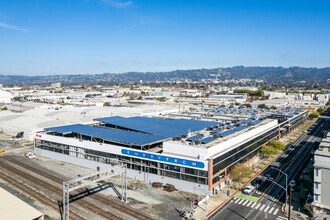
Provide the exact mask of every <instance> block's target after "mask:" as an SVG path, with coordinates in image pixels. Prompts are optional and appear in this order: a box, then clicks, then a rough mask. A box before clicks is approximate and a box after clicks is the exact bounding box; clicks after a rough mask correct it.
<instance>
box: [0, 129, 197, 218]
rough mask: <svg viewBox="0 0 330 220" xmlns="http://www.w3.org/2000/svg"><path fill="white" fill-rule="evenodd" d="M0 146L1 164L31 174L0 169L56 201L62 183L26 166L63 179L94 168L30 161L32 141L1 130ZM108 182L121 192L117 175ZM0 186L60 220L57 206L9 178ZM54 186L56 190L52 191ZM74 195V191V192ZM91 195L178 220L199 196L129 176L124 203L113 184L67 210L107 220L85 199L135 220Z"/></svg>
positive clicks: (48, 160)
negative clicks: (153, 185) (51, 206)
mask: <svg viewBox="0 0 330 220" xmlns="http://www.w3.org/2000/svg"><path fill="white" fill-rule="evenodd" d="M0 147H1V148H4V149H5V152H4V153H1V155H0V163H4V164H7V165H9V166H11V167H13V168H16V170H20V171H22V172H25V174H26V175H31V176H32V177H29V178H30V179H29V178H27V177H24V176H19V175H18V174H17V173H15V172H13V171H12V170H6V169H4V168H3V167H0V170H1V172H3V173H4V174H7V175H8V176H11V177H13V178H14V179H15V180H17V181H18V182H20V183H21V184H23V185H26V186H28V187H29V188H31V189H32V190H35V191H37V192H39V193H41V194H42V195H44V196H45V197H48V198H50V199H51V200H53V201H55V202H58V201H61V200H62V196H61V195H62V186H61V184H60V183H58V182H57V183H56V182H52V180H50V179H47V178H46V177H44V176H42V175H39V174H37V173H35V172H34V171H33V170H31V169H30V168H29V167H33V168H36V169H38V170H41V171H43V172H44V173H47V174H50V175H51V176H54V177H57V178H60V179H62V180H70V179H73V178H75V177H77V176H78V175H85V174H90V173H92V172H95V170H92V169H89V168H84V167H80V166H76V165H72V164H68V163H64V162H61V161H56V160H53V159H49V158H45V157H41V156H36V158H35V159H32V160H29V159H28V158H26V157H25V156H24V155H25V153H27V152H29V151H32V150H33V145H32V143H31V142H28V141H25V140H13V138H12V137H10V136H7V135H5V134H2V133H0ZM7 158H8V159H7ZM9 159H10V160H12V161H10V160H9ZM13 161H19V162H20V163H21V165H18V164H15V163H14V162H13ZM17 163H18V162H17ZM24 165H26V166H24ZM0 175H1V173H0ZM31 178H37V179H38V180H39V181H36V182H33V181H32V180H33V179H31ZM42 181H44V182H47V183H49V184H50V185H49V186H48V185H47V187H46V186H42V185H39V184H40V182H42ZM108 183H110V184H113V186H114V187H116V189H117V190H118V191H119V192H120V191H121V189H120V186H121V181H120V178H119V177H117V178H116V177H115V178H112V179H109V180H108ZM0 187H2V188H4V189H6V190H8V191H9V192H11V193H13V194H14V195H16V196H17V197H19V198H20V199H22V200H24V201H25V202H27V203H29V204H30V205H32V206H33V207H35V208H37V209H39V210H40V211H41V212H43V213H45V214H46V219H60V214H59V208H58V210H55V209H51V208H50V207H49V206H47V205H46V204H44V203H42V202H40V201H38V199H37V198H33V195H29V194H27V193H25V192H22V190H20V189H17V187H13V186H12V184H10V183H8V181H6V180H4V179H3V178H0ZM54 187H55V188H56V189H57V190H51V189H53V188H54ZM97 187H98V186H97V185H92V186H89V187H88V188H89V189H90V190H91V189H93V188H97ZM100 189H101V188H100ZM73 194H75V192H74V193H73ZM71 195H72V194H71ZM93 196H101V197H102V198H105V199H107V200H109V201H112V202H114V203H116V204H121V205H125V207H127V208H131V209H132V210H137V211H138V212H139V213H141V214H143V215H146V216H149V217H151V218H153V219H181V217H179V212H180V211H185V212H189V210H190V207H191V201H192V199H193V198H195V199H196V200H198V199H200V198H198V197H197V196H195V197H194V195H193V194H190V193H186V192H181V191H174V192H166V191H164V190H163V189H162V188H158V189H156V188H153V187H152V186H151V185H149V184H146V183H144V182H140V181H136V180H132V179H129V178H128V191H127V197H128V202H127V204H125V203H123V202H121V201H120V199H119V198H118V196H117V195H116V194H115V192H114V190H113V189H112V187H102V190H100V191H99V192H97V193H96V194H95V195H92V196H89V195H88V196H86V197H84V198H82V199H80V200H79V201H75V202H73V203H72V204H71V203H70V209H71V210H72V211H73V212H75V213H79V215H80V216H81V217H82V218H85V219H107V217H104V216H101V215H97V214H95V213H93V212H92V211H90V210H88V209H87V207H84V206H83V204H80V203H82V202H88V204H90V205H87V206H91V205H95V206H97V207H99V208H101V209H102V210H104V211H105V212H111V213H114V214H115V215H116V216H118V217H120V218H122V219H136V218H135V217H133V216H134V215H127V214H125V213H122V212H120V211H118V210H116V209H113V207H108V206H107V205H106V203H100V202H97V201H95V200H93V198H92V197H93ZM71 207H72V208H71Z"/></svg>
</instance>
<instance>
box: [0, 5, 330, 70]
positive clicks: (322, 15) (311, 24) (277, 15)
mask: <svg viewBox="0 0 330 220" xmlns="http://www.w3.org/2000/svg"><path fill="white" fill-rule="evenodd" d="M329 11H330V1H328V0H323V1H319V0H310V1H307V0H306V1H305V0H297V1H296V0H283V1H282V0H274V1H272V0H259V1H255V0H56V1H54V0H1V1H0V74H4V75H12V74H15V75H53V74H99V73H122V72H129V71H142V72H146V71H170V70H176V69H196V68H216V67H231V66H238V65H244V66H283V67H290V66H303V67H319V68H321V67H327V66H330V52H329V51H330V13H329Z"/></svg>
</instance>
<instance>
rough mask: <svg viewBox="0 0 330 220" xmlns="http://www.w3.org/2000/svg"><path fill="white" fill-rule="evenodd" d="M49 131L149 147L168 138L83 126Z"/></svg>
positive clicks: (63, 127)
mask: <svg viewBox="0 0 330 220" xmlns="http://www.w3.org/2000/svg"><path fill="white" fill-rule="evenodd" d="M45 130H47V131H55V132H59V133H67V132H74V133H80V134H83V135H88V136H93V137H97V138H102V139H106V140H109V141H114V142H119V143H125V144H132V145H147V144H151V143H155V142H160V141H162V140H166V139H167V138H166V137H163V136H156V135H150V134H144V133H139V132H132V131H124V130H116V129H110V128H100V127H93V126H89V125H83V124H74V125H67V126H60V127H51V128H45Z"/></svg>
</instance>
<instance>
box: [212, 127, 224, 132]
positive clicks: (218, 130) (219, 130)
mask: <svg viewBox="0 0 330 220" xmlns="http://www.w3.org/2000/svg"><path fill="white" fill-rule="evenodd" d="M221 131H222V130H221V129H220V128H218V129H214V130H213V131H212V133H217V132H221Z"/></svg>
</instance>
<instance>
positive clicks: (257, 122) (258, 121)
mask: <svg viewBox="0 0 330 220" xmlns="http://www.w3.org/2000/svg"><path fill="white" fill-rule="evenodd" d="M261 122H262V121H261V120H257V121H254V122H252V124H253V125H256V124H259V123H261Z"/></svg>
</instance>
